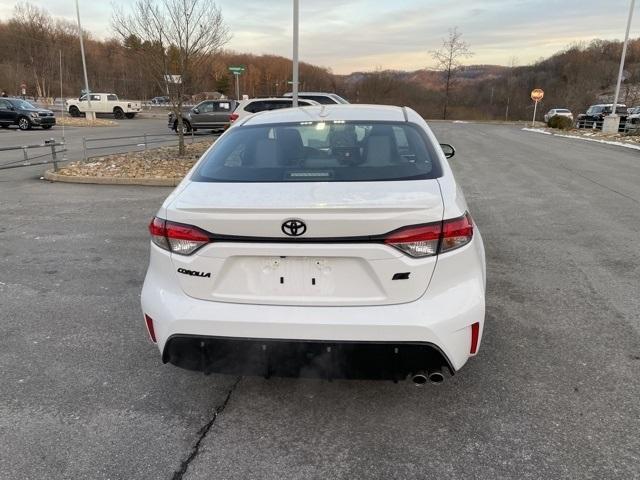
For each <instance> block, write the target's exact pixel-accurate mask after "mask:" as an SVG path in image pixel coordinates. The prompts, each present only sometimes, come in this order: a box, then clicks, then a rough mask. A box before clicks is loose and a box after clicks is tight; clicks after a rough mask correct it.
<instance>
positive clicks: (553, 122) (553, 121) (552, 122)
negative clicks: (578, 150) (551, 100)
mask: <svg viewBox="0 0 640 480" xmlns="http://www.w3.org/2000/svg"><path fill="white" fill-rule="evenodd" d="M547 125H549V127H551V128H559V129H560V130H571V129H572V128H573V122H572V121H571V119H570V118H567V117H561V116H560V115H554V116H553V117H551V118H550V119H549V122H548V123H547Z"/></svg>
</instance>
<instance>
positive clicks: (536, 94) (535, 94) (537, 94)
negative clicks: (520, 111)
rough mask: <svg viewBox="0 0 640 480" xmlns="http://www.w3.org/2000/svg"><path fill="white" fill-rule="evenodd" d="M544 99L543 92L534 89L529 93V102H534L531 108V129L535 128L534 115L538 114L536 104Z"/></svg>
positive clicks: (539, 89)
mask: <svg viewBox="0 0 640 480" xmlns="http://www.w3.org/2000/svg"><path fill="white" fill-rule="evenodd" d="M543 98H544V90H542V89H541V88H536V89H534V90H532V91H531V100H533V101H534V102H535V105H534V106H533V121H532V122H531V128H534V127H535V126H536V113H537V112H538V102H539V101H540V100H542V99H543Z"/></svg>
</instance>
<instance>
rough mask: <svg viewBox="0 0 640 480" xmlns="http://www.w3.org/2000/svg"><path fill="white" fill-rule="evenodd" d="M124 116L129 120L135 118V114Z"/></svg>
mask: <svg viewBox="0 0 640 480" xmlns="http://www.w3.org/2000/svg"><path fill="white" fill-rule="evenodd" d="M124 116H125V117H127V118H128V119H129V120H131V119H132V118H133V117H135V116H136V114H135V113H125V114H124Z"/></svg>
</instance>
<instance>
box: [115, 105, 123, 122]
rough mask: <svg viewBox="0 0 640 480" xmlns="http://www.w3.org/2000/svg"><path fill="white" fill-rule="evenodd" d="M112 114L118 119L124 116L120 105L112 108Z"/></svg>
mask: <svg viewBox="0 0 640 480" xmlns="http://www.w3.org/2000/svg"><path fill="white" fill-rule="evenodd" d="M113 116H114V117H116V118H117V119H118V120H122V119H123V118H124V110H122V109H121V108H120V107H116V108H114V109H113Z"/></svg>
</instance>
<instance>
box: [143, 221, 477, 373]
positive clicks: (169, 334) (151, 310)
mask: <svg viewBox="0 0 640 480" xmlns="http://www.w3.org/2000/svg"><path fill="white" fill-rule="evenodd" d="M484 292H485V266H484V248H483V245H482V238H481V236H480V234H479V232H478V233H477V235H476V236H475V237H474V240H473V241H472V242H471V243H470V244H469V245H467V246H465V247H463V248H461V249H459V250H457V251H454V252H451V253H449V254H444V255H441V256H440V257H439V258H438V264H437V267H436V269H435V271H434V274H433V277H432V280H431V284H430V286H429V288H428V289H427V291H426V293H425V294H424V295H423V296H422V297H420V298H419V299H418V300H416V301H413V302H409V303H403V304H397V305H379V306H349V307H339V306H324V307H318V306H281V305H254V304H239V303H226V302H213V301H207V300H199V299H194V298H192V297H189V296H187V295H186V294H185V293H184V292H183V291H182V289H181V288H180V286H179V284H178V282H177V280H176V272H175V271H174V266H173V263H172V262H171V258H170V255H169V254H168V253H166V252H165V251H163V250H161V249H159V248H157V247H155V246H154V245H152V246H151V261H150V266H149V270H148V272H147V276H146V279H145V283H144V287H143V290H142V297H141V304H142V310H143V312H144V313H145V314H146V315H149V316H150V317H151V318H152V319H153V325H154V329H155V335H156V339H157V344H158V348H159V349H160V352H162V353H163V355H164V359H165V361H171V359H172V357H171V355H172V353H171V352H172V348H174V346H173V345H172V344H173V342H174V339H176V338H191V337H195V338H196V339H202V338H204V339H205V340H207V341H208V339H210V338H215V339H227V340H232V339H244V340H246V341H250V342H251V341H258V342H257V343H260V341H263V342H264V341H283V340H287V341H295V342H312V343H320V344H321V345H322V344H324V345H326V346H331V345H333V344H342V343H352V344H353V343H358V344H360V343H368V344H374V345H376V344H377V345H387V346H388V345H391V346H395V345H398V344H412V345H423V346H428V347H430V348H432V349H433V350H435V351H438V352H441V353H442V356H443V358H445V359H446V364H447V365H448V366H449V367H450V368H451V370H452V371H456V370H458V369H460V368H461V367H462V366H463V365H464V364H465V363H466V362H467V360H468V358H469V357H470V356H472V355H471V354H470V345H471V325H472V324H474V323H479V324H480V338H481V337H482V331H483V324H484V315H485V295H484ZM170 339H171V341H170ZM478 341H480V339H478ZM178 343H179V344H180V345H181V350H184V349H185V347H184V345H187V347H186V348H187V349H188V348H189V345H191V347H194V348H197V347H198V345H199V343H198V341H196V342H191V343H190V342H188V341H187V342H184V341H180V342H178ZM212 345H215V342H214V343H213V344H212ZM173 363H176V362H173Z"/></svg>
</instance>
